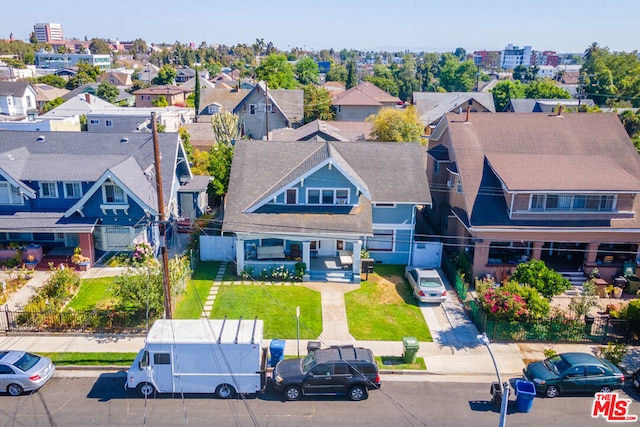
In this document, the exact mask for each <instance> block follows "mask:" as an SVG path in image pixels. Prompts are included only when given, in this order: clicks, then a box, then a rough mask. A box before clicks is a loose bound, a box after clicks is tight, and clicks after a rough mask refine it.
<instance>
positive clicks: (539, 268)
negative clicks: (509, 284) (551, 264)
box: [511, 259, 571, 299]
mask: <svg viewBox="0 0 640 427" xmlns="http://www.w3.org/2000/svg"><path fill="white" fill-rule="evenodd" d="M511 280H514V281H516V282H518V283H520V284H523V285H525V284H526V285H529V286H531V287H532V288H536V289H537V290H538V292H540V293H541V294H542V295H543V296H544V297H546V298H548V299H551V298H552V297H553V296H555V295H560V294H561V293H563V292H564V291H566V290H568V289H571V282H569V280H567V279H565V278H564V277H562V275H561V274H560V273H558V272H557V271H554V270H551V269H550V268H548V267H547V265H546V264H545V263H544V261H540V260H535V259H533V260H531V261H528V262H524V263H522V264H518V266H517V267H516V271H514V272H513V275H512V276H511Z"/></svg>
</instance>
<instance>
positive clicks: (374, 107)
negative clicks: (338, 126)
mask: <svg viewBox="0 0 640 427" xmlns="http://www.w3.org/2000/svg"><path fill="white" fill-rule="evenodd" d="M401 103H402V101H401V100H400V98H398V97H397V96H392V95H389V94H388V93H387V92H385V91H384V90H382V89H380V88H379V87H377V86H376V85H374V84H373V83H369V82H363V83H360V84H359V85H358V86H354V87H352V88H351V89H349V90H346V91H344V92H341V93H340V94H338V95H337V96H336V97H335V98H333V101H331V104H332V105H333V106H334V108H335V110H336V120H339V121H358V122H363V121H365V120H366V118H367V117H369V116H370V115H375V114H378V113H379V112H380V110H382V109H383V108H386V107H390V108H396V107H397V106H398V105H399V104H401Z"/></svg>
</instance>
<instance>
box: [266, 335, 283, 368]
mask: <svg viewBox="0 0 640 427" xmlns="http://www.w3.org/2000/svg"><path fill="white" fill-rule="evenodd" d="M284 344H285V341H284V340H271V344H269V353H270V354H271V357H270V358H269V366H271V367H272V368H273V367H275V366H276V365H277V364H278V362H279V361H281V360H284Z"/></svg>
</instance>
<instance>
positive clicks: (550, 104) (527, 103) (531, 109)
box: [504, 98, 595, 113]
mask: <svg viewBox="0 0 640 427" xmlns="http://www.w3.org/2000/svg"><path fill="white" fill-rule="evenodd" d="M580 105H585V106H588V107H593V106H594V105H595V103H594V102H593V100H592V99H580V100H578V99H529V98H512V99H510V100H509V103H508V104H507V105H506V107H505V108H504V111H505V112H508V113H554V112H558V108H559V107H561V106H562V108H564V110H565V111H568V109H573V110H577V109H578V107H579V106H580Z"/></svg>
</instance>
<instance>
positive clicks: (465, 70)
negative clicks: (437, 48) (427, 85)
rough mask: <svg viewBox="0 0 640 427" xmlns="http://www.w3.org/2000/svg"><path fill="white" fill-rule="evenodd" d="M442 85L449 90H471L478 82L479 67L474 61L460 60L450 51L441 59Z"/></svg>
mask: <svg viewBox="0 0 640 427" xmlns="http://www.w3.org/2000/svg"><path fill="white" fill-rule="evenodd" d="M440 66H441V69H440V86H441V87H442V88H444V90H446V91H447V92H469V91H471V89H473V87H474V86H475V84H476V77H477V72H478V67H477V66H476V65H475V64H474V63H473V61H464V62H460V60H459V59H458V58H457V57H455V56H454V55H452V54H450V53H445V54H443V55H442V57H441V60H440Z"/></svg>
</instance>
